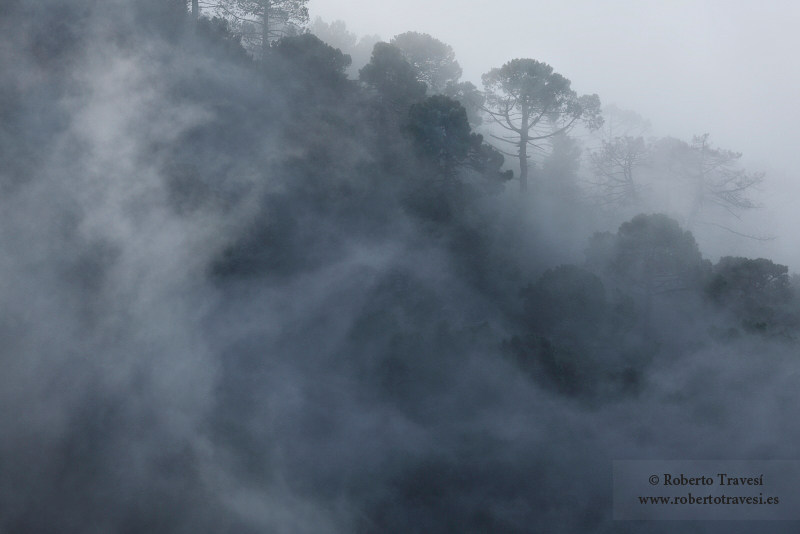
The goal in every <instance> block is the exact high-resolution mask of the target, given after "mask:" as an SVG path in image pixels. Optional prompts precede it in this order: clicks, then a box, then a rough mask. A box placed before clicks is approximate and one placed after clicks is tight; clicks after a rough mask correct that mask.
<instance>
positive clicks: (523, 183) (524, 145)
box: [519, 137, 528, 195]
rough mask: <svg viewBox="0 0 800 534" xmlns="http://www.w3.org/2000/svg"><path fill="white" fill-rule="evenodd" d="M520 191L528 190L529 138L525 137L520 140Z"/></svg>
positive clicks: (525, 191) (523, 192)
mask: <svg viewBox="0 0 800 534" xmlns="http://www.w3.org/2000/svg"><path fill="white" fill-rule="evenodd" d="M519 192H520V193H522V194H523V195H524V194H525V193H527V192H528V140H527V139H526V138H524V137H523V138H522V139H521V140H520V142H519Z"/></svg>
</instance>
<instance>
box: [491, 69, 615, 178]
mask: <svg viewBox="0 0 800 534" xmlns="http://www.w3.org/2000/svg"><path fill="white" fill-rule="evenodd" d="M483 86H484V89H485V91H486V104H485V106H484V110H485V111H486V112H487V113H488V114H489V116H490V117H491V118H492V119H493V122H494V123H496V124H498V125H499V126H500V127H501V128H504V129H505V130H507V131H508V132H510V134H509V135H504V136H497V135H492V137H493V138H495V139H497V140H498V141H500V142H503V143H507V144H510V145H512V146H513V147H516V149H517V154H511V155H515V156H517V157H518V158H519V166H520V190H521V191H522V192H525V191H527V188H528V165H529V162H528V158H529V155H528V148H529V147H530V146H533V147H538V145H537V143H538V142H540V141H542V140H545V139H548V138H550V137H553V136H554V135H558V134H560V133H564V132H567V131H569V130H570V129H571V128H572V127H573V126H575V124H576V123H577V122H578V121H582V122H584V123H585V124H586V127H587V128H589V129H590V130H593V129H596V128H598V127H599V126H600V125H601V124H602V123H603V119H602V117H601V115H600V98H599V97H598V96H597V95H586V96H580V97H579V96H578V94H577V93H576V92H575V91H573V90H572V89H571V88H570V81H569V80H568V79H566V78H564V77H563V76H561V75H560V74H558V73H555V72H553V67H551V66H550V65H548V64H546V63H541V62H539V61H536V60H535V59H514V60H511V61H509V62H508V63H506V64H505V65H503V66H502V67H500V68H495V69H492V70H490V71H489V72H487V73H486V74H484V75H483Z"/></svg>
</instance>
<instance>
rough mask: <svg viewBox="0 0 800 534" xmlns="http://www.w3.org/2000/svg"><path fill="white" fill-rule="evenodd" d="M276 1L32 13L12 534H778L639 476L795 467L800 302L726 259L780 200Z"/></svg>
mask: <svg viewBox="0 0 800 534" xmlns="http://www.w3.org/2000/svg"><path fill="white" fill-rule="evenodd" d="M245 4H247V2H227V3H225V5H226V6H227V7H226V9H222V8H218V9H216V10H212V9H206V10H205V11H204V12H203V14H200V15H199V16H196V14H193V13H192V11H191V4H189V6H186V5H185V3H184V2H180V1H172V2H170V1H167V0H163V1H162V0H136V1H133V2H121V1H111V2H94V1H88V0H87V1H79V0H24V1H23V0H5V1H4V2H3V3H2V4H0V70H1V71H2V73H3V74H2V76H0V162H2V164H0V188H2V195H0V221H2V222H0V273H1V274H2V277H1V278H0V280H2V293H0V295H2V308H0V358H2V359H1V360H0V361H1V362H2V373H0V531H1V532H9V533H16V532H31V533H49V532H53V533H56V532H58V533H59V534H67V533H86V532H109V533H111V532H113V533H116V532H119V533H131V534H133V533H140V532H142V533H144V532H148V533H156V532H157V533H161V532H163V533H174V532H192V533H196V532H214V533H220V532H226V533H228V532H229V533H234V532H236V533H251V532H252V533H255V532H276V533H278V532H280V533H334V532H335V533H365V534H366V533H370V534H372V533H374V534H378V533H404V534H406V533H440V532H441V533H444V532H448V533H449V532H453V533H456V532H458V533H467V532H475V533H487V532H492V533H529V532H603V533H606V532H676V531H682V530H681V529H684V530H686V531H691V532H718V531H719V532H722V531H723V530H724V531H725V532H728V531H731V530H733V531H737V532H738V531H741V532H745V531H751V530H752V528H753V525H752V524H750V523H746V522H745V523H740V522H734V523H736V524H734V525H732V526H731V525H720V524H719V523H714V522H682V523H680V524H678V525H677V526H676V524H672V523H668V522H638V523H637V522H624V523H623V522H614V521H613V520H612V512H611V499H612V495H611V482H610V480H611V469H612V467H611V466H612V464H611V462H612V460H615V459H653V458H669V459H681V458H689V459H700V458H709V459H728V458H730V459H792V458H794V456H795V455H796V447H797V445H796V444H797V441H798V438H800V424H799V423H798V419H797V417H796V409H797V403H798V400H800V398H799V396H800V394H799V393H798V392H799V391H800V389H798V387H797V386H798V374H797V369H798V360H797V357H798V347H799V346H798V337H799V336H800V300H798V298H799V297H798V295H797V289H798V282H797V277H796V276H794V275H792V274H791V273H790V272H789V268H788V267H787V266H784V265H780V264H777V263H774V262H773V261H771V260H770V259H766V258H745V257H739V256H737V255H735V254H722V255H721V257H719V258H717V257H714V258H709V257H706V256H704V251H703V250H701V247H699V246H698V243H697V241H696V238H695V234H696V232H697V228H708V226H706V227H702V226H701V225H702V224H703V223H706V224H713V225H715V226H714V228H715V230H714V231H719V232H722V233H723V234H724V233H725V232H729V231H735V232H736V233H737V235H742V234H749V232H748V230H747V228H744V227H741V226H736V227H734V226H732V225H733V224H740V223H741V222H742V221H743V220H744V221H745V223H746V219H742V215H743V214H745V213H746V212H747V211H748V210H751V209H753V208H755V207H756V202H755V201H754V200H753V196H752V194H753V192H754V190H755V188H756V186H759V187H760V186H761V185H762V184H763V183H767V184H768V177H765V176H764V175H762V174H759V173H752V172H748V171H746V170H744V169H743V168H741V167H739V166H738V160H739V157H740V156H741V154H738V153H734V152H731V151H728V150H725V149H721V148H718V147H715V146H714V145H713V144H712V143H711V141H710V139H713V137H709V136H708V135H699V136H698V137H696V138H695V139H694V140H693V141H692V142H685V141H681V140H678V139H674V138H662V139H656V138H650V137H648V133H647V124H646V121H645V120H644V119H642V118H641V117H639V116H638V115H636V114H635V113H632V112H623V111H621V110H619V109H617V108H616V107H609V106H606V107H605V108H604V107H603V105H602V104H601V101H602V95H599V96H598V95H579V94H578V93H576V92H575V91H574V90H573V89H572V88H571V84H570V81H569V79H568V77H566V76H567V75H568V73H564V75H562V74H559V73H557V72H555V71H554V69H553V67H551V66H550V65H548V64H547V63H545V62H543V61H540V60H538V59H535V58H516V56H515V51H514V50H509V51H508V58H509V61H508V63H506V64H504V65H498V66H497V68H495V69H493V70H491V71H490V72H488V73H486V74H485V75H484V77H483V82H484V86H483V88H482V89H479V88H478V87H476V86H475V85H474V84H473V83H471V82H469V81H465V80H462V79H461V68H460V67H459V66H458V63H457V58H456V57H455V56H454V54H453V51H452V48H450V47H449V46H448V45H446V44H445V43H442V42H441V41H439V40H437V39H436V38H435V37H432V36H430V35H427V34H421V33H417V32H414V31H409V32H408V33H404V34H400V35H398V36H395V38H393V39H390V40H388V41H387V42H377V44H375V45H374V47H373V48H372V50H371V53H370V55H369V57H368V59H367V58H365V61H364V63H363V65H361V66H359V68H358V69H355V70H354V69H353V67H352V62H353V57H351V55H350V54H349V53H348V50H346V49H345V50H342V49H339V48H334V47H332V46H330V45H329V44H326V41H328V42H331V41H333V37H332V35H336V33H335V30H336V28H337V27H336V26H335V25H333V24H331V25H327V24H325V23H324V22H322V21H317V22H316V23H315V24H312V25H311V28H312V29H313V28H315V27H316V28H318V29H319V33H323V31H324V32H328V33H327V35H321V36H320V37H322V38H324V39H325V40H326V41H323V40H322V39H321V38H320V37H317V36H315V35H314V34H313V33H311V32H309V31H307V30H306V29H304V27H305V26H304V24H305V23H307V22H308V14H307V12H305V11H304V6H305V2H274V3H273V7H274V9H275V10H276V11H274V12H273V15H274V16H275V17H278V15H280V16H281V17H283V18H280V17H278V18H273V19H270V20H272V21H273V23H272V24H274V25H273V26H269V27H267V28H262V29H258V28H257V27H256V26H252V25H251V26H248V25H247V24H252V23H245V24H244V25H243V23H242V22H241V21H240V20H239V19H237V18H236V17H232V16H231V14H235V13H239V12H238V11H236V9H245V8H247V6H246V5H245ZM290 4H292V5H290ZM243 6H244V7H243ZM290 8H291V9H290ZM196 9H197V8H196ZM248 9H249V8H248ZM217 15H218V16H217ZM251 15H253V16H256V15H258V13H255V12H252V13H251ZM261 16H265V15H264V14H263V13H262V15H261ZM255 18H256V19H257V18H258V17H257V16H256V17H255ZM237 21H238V22H237ZM274 21H277V22H274ZM256 22H257V20H256ZM254 28H255V29H256V30H257V31H253V30H254ZM338 28H339V34H338V35H339V37H340V38H341V42H342V43H343V44H342V45H341V46H342V47H345V48H346V47H348V46H349V47H352V48H353V50H355V49H356V48H357V47H358V46H359V44H357V41H356V37H355V36H354V35H353V36H352V39H349V38H348V36H347V35H346V30H345V29H344V28H343V25H342V26H340V27H338ZM409 30H413V28H410V29H409ZM259 32H260V33H259ZM259 39H260V40H259ZM362 42H363V40H362ZM348 43H349V44H348ZM354 55H355V54H354ZM587 139H593V140H594V141H587ZM731 217H733V218H731ZM617 219H619V220H617ZM609 221H611V222H609ZM742 224H744V223H742ZM609 228H610V229H609ZM701 231H703V230H701ZM693 232H694V233H693ZM755 233H757V232H754V234H755ZM708 235H716V234H708ZM720 235H722V234H720ZM749 237H752V238H757V239H763V238H764V236H760V235H750V236H749ZM792 525H793V523H792V522H784V523H780V522H776V523H769V524H767V525H766V527H765V525H764V524H761V525H760V526H759V527H758V528H760V529H762V528H767V529H771V530H769V531H775V532H778V531H779V532H794V531H795V530H793V527H792ZM723 527H724V529H723ZM736 529H740V530H736ZM795 529H796V528H795Z"/></svg>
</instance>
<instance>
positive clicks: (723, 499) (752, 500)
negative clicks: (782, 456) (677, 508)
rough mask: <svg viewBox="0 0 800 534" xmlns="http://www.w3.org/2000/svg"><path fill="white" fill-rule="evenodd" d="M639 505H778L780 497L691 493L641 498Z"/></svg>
mask: <svg viewBox="0 0 800 534" xmlns="http://www.w3.org/2000/svg"><path fill="white" fill-rule="evenodd" d="M639 504H736V505H740V504H744V505H747V504H778V497H764V496H762V495H761V494H760V493H759V496H758V497H739V496H737V497H730V496H727V495H720V496H719V497H712V496H711V495H708V496H705V497H693V496H692V494H691V493H690V494H689V496H688V497H639Z"/></svg>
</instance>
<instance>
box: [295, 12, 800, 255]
mask: <svg viewBox="0 0 800 534" xmlns="http://www.w3.org/2000/svg"><path fill="white" fill-rule="evenodd" d="M309 10H310V13H311V17H312V19H313V18H314V17H316V16H320V17H322V18H323V20H325V21H327V22H331V21H333V20H337V19H341V20H344V21H345V22H346V23H347V27H348V29H349V30H350V31H352V32H355V33H357V34H358V35H364V34H376V33H377V34H378V35H380V36H381V38H383V39H384V40H387V41H388V40H389V39H390V38H391V37H392V36H394V35H396V34H398V33H402V32H405V31H419V32H425V33H429V34H431V35H433V36H434V37H436V38H438V39H440V40H442V41H444V42H446V43H448V44H450V45H451V46H452V47H453V48H454V50H455V52H456V57H457V59H458V60H459V62H460V63H461V65H462V67H463V68H464V78H465V79H468V80H471V81H473V82H474V83H476V85H478V86H480V76H481V74H483V73H484V72H486V71H488V70H489V69H491V68H493V67H499V66H501V65H502V64H503V63H505V62H506V61H508V60H510V59H513V58H516V57H530V58H534V59H537V60H539V61H544V62H546V63H549V64H550V65H552V66H553V67H554V69H555V70H556V72H559V73H560V74H562V75H564V76H566V77H567V78H569V79H570V80H572V85H573V88H574V89H575V90H576V91H578V92H579V93H597V94H598V95H600V99H601V101H602V102H603V104H611V103H615V104H617V105H618V106H619V107H621V108H623V109H631V110H633V111H636V112H638V113H639V114H641V115H642V116H644V117H646V118H649V119H650V120H651V121H652V123H653V133H654V134H655V135H659V136H664V135H673V136H675V137H679V138H681V139H684V140H687V141H691V137H692V135H694V134H702V133H706V132H707V133H710V134H711V141H712V143H713V144H714V145H715V146H718V147H721V148H727V149H731V150H735V151H739V152H743V153H744V157H743V159H742V162H743V163H748V162H749V163H750V164H751V165H752V164H753V163H755V164H758V165H759V166H760V165H768V166H769V167H771V169H772V172H769V173H768V176H767V187H768V190H767V191H766V192H765V194H766V199H765V201H764V205H765V206H767V207H768V211H769V213H768V215H769V217H768V218H769V219H771V220H772V221H776V220H778V221H779V222H777V223H775V225H776V226H778V228H777V232H776V233H777V234H779V235H780V239H779V240H778V241H776V242H775V243H773V244H771V245H770V246H769V247H767V248H766V249H763V250H761V251H760V252H759V251H758V250H754V251H752V252H749V253H750V254H763V255H766V256H768V257H773V258H774V259H775V260H776V261H782V262H784V263H789V264H790V266H791V267H792V269H793V270H800V253H798V252H796V251H795V249H796V248H797V247H796V246H795V244H796V243H797V241H798V237H800V236H799V235H798V234H796V233H795V232H796V230H794V229H795V228H796V227H797V224H795V223H794V221H793V220H791V219H794V216H793V214H794V212H796V210H795V209H793V208H792V206H794V202H793V199H795V198H797V197H798V195H800V187H798V185H797V183H796V182H798V180H796V179H795V176H797V175H798V174H800V173H798V172H797V168H798V165H797V161H796V156H795V154H796V152H797V148H796V137H797V135H796V134H795V132H796V131H797V129H798V124H800V102H799V101H800V96H798V95H800V91H798V88H800V52H798V51H800V30H798V27H797V26H798V23H800V2H797V1H790V0H765V1H761V2H753V1H742V0H736V1H733V2H731V1H730V0H705V1H698V0H670V1H669V2H645V1H643V0H605V1H602V2H601V1H596V0H595V1H593V0H561V1H559V2H532V1H521V0H505V1H503V2H491V1H488V0H480V1H478V0H461V1H459V2H454V1H450V0H439V1H435V2H434V1H431V0H383V1H381V2H375V1H374V0H373V1H368V0H310V2H309Z"/></svg>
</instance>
